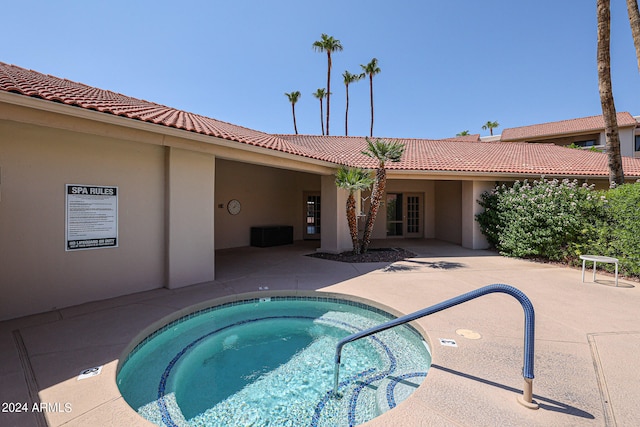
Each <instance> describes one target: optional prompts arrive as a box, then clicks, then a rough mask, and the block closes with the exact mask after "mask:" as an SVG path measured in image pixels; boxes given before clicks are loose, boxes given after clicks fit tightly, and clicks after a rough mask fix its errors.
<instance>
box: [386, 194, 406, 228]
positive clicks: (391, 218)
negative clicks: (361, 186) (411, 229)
mask: <svg viewBox="0 0 640 427" xmlns="http://www.w3.org/2000/svg"><path fill="white" fill-rule="evenodd" d="M402 208H403V206H402V194H399V193H387V236H402V235H403V233H402V231H403V228H404V226H403V225H404V224H403V219H402Z"/></svg>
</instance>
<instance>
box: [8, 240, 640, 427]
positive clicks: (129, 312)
mask: <svg viewBox="0 0 640 427" xmlns="http://www.w3.org/2000/svg"><path fill="white" fill-rule="evenodd" d="M381 244H383V245H384V246H397V247H400V246H401V247H403V248H405V249H409V250H411V251H413V252H415V253H416V254H417V257H416V258H412V259H409V260H405V261H401V262H397V263H394V264H392V265H388V264H384V263H367V264H345V263H338V262H333V261H326V260H321V259H316V258H311V257H307V256H305V255H306V254H309V253H312V252H313V251H314V250H315V247H316V246H317V244H316V243H315V242H298V243H296V244H294V245H288V246H281V247H275V248H253V247H246V248H239V249H232V250H222V251H218V252H217V253H216V270H217V274H216V277H217V279H216V281H214V282H211V283H206V284H201V285H196V286H191V287H188V288H182V289H178V290H169V289H164V288H163V289H156V290H153V291H149V292H144V293H138V294H133V295H128V296H123V297H119V298H114V299H110V300H105V301H99V302H93V303H87V304H82V305H79V306H74V307H69V308H64V309H60V310H57V311H54V312H48V313H43V314H40V315H35V316H29V317H25V318H20V319H15V320H11V321H6V322H2V323H0V342H1V345H0V349H1V350H0V384H1V385H0V401H1V402H2V408H1V412H0V425H1V426H44V425H49V426H63V425H64V426H125V425H126V426H145V425H150V423H148V422H146V421H145V420H143V419H142V418H140V417H139V416H138V415H137V414H136V413H135V411H134V410H133V409H131V408H130V407H129V406H128V405H127V404H126V403H125V402H124V400H123V399H122V397H121V396H120V393H119V391H118V388H117V386H116V383H115V372H116V366H117V363H118V359H119V358H120V357H121V355H122V352H123V351H124V350H125V347H127V345H128V344H129V343H130V341H131V340H132V339H133V338H134V337H136V335H137V334H138V333H139V332H140V331H141V330H142V329H144V328H146V327H148V326H149V325H150V324H151V323H153V322H155V321H157V320H159V319H161V318H162V317H164V316H167V315H169V314H170V313H173V312H175V311H177V310H179V309H182V308H184V307H188V306H190V305H192V304H195V303H199V302H202V301H205V300H209V299H213V298H218V297H222V296H227V295H231V294H236V293H243V292H250V291H258V290H261V289H262V290H264V289H266V288H268V290H269V291H273V290H319V291H327V292H336V293H342V294H349V295H354V296H358V297H363V298H367V299H370V300H374V301H376V302H379V303H381V304H384V305H386V306H389V307H391V308H393V309H396V310H399V311H401V312H403V313H409V312H412V311H415V310H418V309H421V308H425V307H427V306H430V305H433V304H436V303H439V302H441V301H444V300H446V299H449V298H452V297H455V296H457V295H460V294H462V293H465V292H468V291H471V290H474V289H477V288H480V287H482V286H485V285H488V284H493V283H504V284H509V285H512V286H515V287H516V288H518V289H520V290H521V291H523V292H524V293H525V294H526V295H527V296H528V297H529V298H530V300H531V301H532V303H533V305H534V307H535V311H536V340H535V345H536V354H535V376H536V378H535V380H534V383H533V393H534V400H535V401H536V402H537V403H538V404H539V407H540V408H539V409H538V410H530V409H527V408H525V407H523V406H521V405H520V404H518V402H517V397H518V396H520V395H521V394H522V389H523V378H522V363H523V310H522V308H521V306H520V304H519V303H518V302H517V301H516V300H515V299H513V298H511V297H509V296H508V295H504V294H492V295H487V296H484V297H481V298H479V299H476V300H473V301H470V302H467V303H464V304H462V305H459V306H456V307H453V308H451V309H448V310H445V311H443V312H440V313H437V314H434V315H432V316H429V317H427V318H423V319H421V320H419V321H418V322H417V323H418V324H419V325H420V326H421V327H422V328H423V329H424V330H425V331H426V332H427V334H428V338H429V341H430V343H431V347H432V353H433V365H432V367H431V369H430V371H429V374H428V376H427V378H426V380H425V381H424V382H423V384H422V385H421V386H420V387H419V388H418V389H417V390H416V391H415V392H414V393H413V395H412V396H411V397H410V398H409V399H407V400H406V401H405V402H403V403H401V404H400V405H398V407H397V408H395V409H394V410H391V411H389V412H387V413H385V414H383V415H382V416H380V417H378V418H376V419H374V420H372V421H370V422H369V423H367V424H366V425H367V426H431V425H433V426H480V425H482V426H488V425H512V426H632V425H638V420H640V405H638V402H639V401H640V388H639V387H638V384H640V372H639V370H638V369H637V366H636V365H637V361H638V354H640V324H639V321H640V315H639V314H638V307H640V289H639V286H638V283H635V282H630V281H628V280H624V279H623V278H621V279H620V283H619V286H618V287H615V286H614V279H613V277H612V276H610V275H605V274H603V273H601V272H600V271H599V272H598V276H597V281H596V282H595V283H594V282H591V275H590V274H587V276H586V280H587V281H586V282H585V283H582V282H581V271H580V269H578V268H568V267H558V266H555V265H551V264H540V263H534V262H529V261H524V260H516V259H509V258H504V257H501V256H499V255H497V254H496V253H494V252H490V251H472V250H467V249H463V248H461V247H459V246H455V245H451V244H447V243H443V242H439V241H433V240H397V241H389V240H387V241H384V242H381ZM52 286H55V284H52ZM460 330H471V331H473V332H476V333H477V334H479V335H480V337H481V338H480V339H469V338H465V337H463V336H461V335H459V334H458V333H457V332H456V331H460ZM440 338H445V339H453V340H455V341H456V343H457V347H448V346H442V345H440V342H439V339H440ZM96 366H103V369H102V372H101V374H99V375H96V376H93V377H90V378H87V379H83V380H78V379H77V378H78V375H79V373H80V372H81V371H82V370H84V369H87V368H91V367H96ZM41 403H42V404H44V406H43V410H42V411H36V410H34V404H36V405H40V404H41ZM39 407H40V406H38V408H39ZM45 409H46V410H45ZM19 410H22V412H18V411H19Z"/></svg>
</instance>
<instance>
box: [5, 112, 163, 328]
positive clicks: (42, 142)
mask: <svg viewBox="0 0 640 427" xmlns="http://www.w3.org/2000/svg"><path fill="white" fill-rule="evenodd" d="M0 135H2V138H1V139H0V291H1V292H2V298H0V320H1V319H7V318H12V317H16V316H19V315H24V314H30V313H37V312H42V311H47V310H51V309H55V308H60V307H65V306H71V305H74V304H79V303H82V302H86V301H92V300H98V299H104V298H109V297H113V296H116V295H123V294H129V293H134V292H139V291H143V290H148V289H152V288H157V287H159V286H162V285H163V283H164V196H163V192H164V189H163V186H164V149H163V147H160V146H154V145H147V144H139V143H135V142H131V141H124V140H119V139H113V138H108V137H101V136H95V135H89V134H84V133H78V132H70V131H65V130H57V129H52V128H45V127H40V126H36V125H28V124H20V123H17V122H12V121H5V120H0ZM65 184H94V185H108V186H117V187H118V191H119V196H118V205H119V215H118V229H119V247H117V248H108V249H106V248H105V249H94V250H82V251H72V252H66V251H65Z"/></svg>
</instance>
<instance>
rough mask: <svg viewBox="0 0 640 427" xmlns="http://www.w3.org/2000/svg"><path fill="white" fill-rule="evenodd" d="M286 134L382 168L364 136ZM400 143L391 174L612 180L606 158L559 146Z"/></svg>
mask: <svg viewBox="0 0 640 427" xmlns="http://www.w3.org/2000/svg"><path fill="white" fill-rule="evenodd" d="M280 136H281V137H282V138H286V139H287V140H289V141H290V142H291V143H292V144H295V145H296V146H298V147H300V149H301V150H304V151H307V150H308V151H309V152H310V153H315V155H313V156H318V157H322V158H323V160H327V161H330V162H333V163H337V164H342V165H346V166H352V167H363V168H375V167H376V165H377V163H376V161H375V160H374V159H372V158H370V157H367V156H365V155H363V154H362V151H363V150H365V149H366V146H367V143H366V140H365V138H362V137H344V136H342V137H341V136H309V135H280ZM388 140H394V141H396V140H397V139H388ZM397 141H399V142H401V143H403V144H404V145H405V152H404V155H403V156H402V160H401V161H400V162H397V163H387V164H386V167H387V169H389V170H413V171H416V170H418V171H430V172H462V173H500V174H503V173H504V174H517V175H538V176H540V175H552V176H557V175H560V176H594V177H595V176H599V177H608V166H607V155H606V154H604V153H598V152H593V151H588V150H577V149H572V148H567V147H561V146H558V145H553V144H531V143H524V142H475V141H471V142H470V141H460V140H454V139H450V140H427V139H399V140H397ZM622 163H623V168H624V173H625V176H628V177H638V176H640V159H633V158H629V157H623V162H622Z"/></svg>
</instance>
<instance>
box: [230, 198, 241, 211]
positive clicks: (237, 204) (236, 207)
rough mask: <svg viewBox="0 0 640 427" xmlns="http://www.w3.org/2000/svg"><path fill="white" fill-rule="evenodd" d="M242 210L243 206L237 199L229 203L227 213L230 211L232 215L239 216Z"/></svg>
mask: <svg viewBox="0 0 640 427" xmlns="http://www.w3.org/2000/svg"><path fill="white" fill-rule="evenodd" d="M240 209H242V206H241V205H240V202H239V201H238V200H236V199H232V200H229V203H227V211H229V213H230V214H231V215H238V214H239V213H240Z"/></svg>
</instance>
